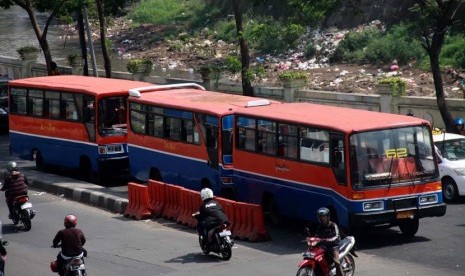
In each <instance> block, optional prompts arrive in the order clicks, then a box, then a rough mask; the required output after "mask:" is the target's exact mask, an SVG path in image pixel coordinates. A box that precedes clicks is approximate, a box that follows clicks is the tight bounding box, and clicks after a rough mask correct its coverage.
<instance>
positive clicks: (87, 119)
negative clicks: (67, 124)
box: [83, 96, 95, 142]
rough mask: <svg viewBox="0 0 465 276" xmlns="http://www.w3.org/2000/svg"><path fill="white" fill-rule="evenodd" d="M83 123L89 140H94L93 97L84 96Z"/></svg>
mask: <svg viewBox="0 0 465 276" xmlns="http://www.w3.org/2000/svg"><path fill="white" fill-rule="evenodd" d="M83 106H84V125H85V126H86V130H87V134H88V135H89V141H92V142H94V141H95V98H94V97H89V96H84V104H83Z"/></svg>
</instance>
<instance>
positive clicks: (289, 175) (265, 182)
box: [234, 151, 348, 226]
mask: <svg viewBox="0 0 465 276" xmlns="http://www.w3.org/2000/svg"><path fill="white" fill-rule="evenodd" d="M234 158H235V160H234V163H235V165H234V176H235V179H234V182H235V185H236V192H237V195H238V199H239V200H241V201H246V202H253V203H256V204H262V200H263V195H264V193H270V194H271V195H273V197H274V200H275V201H276V204H277V207H278V210H279V212H280V213H281V214H283V215H287V216H290V217H294V218H298V219H303V220H315V219H316V217H315V212H316V210H317V209H318V208H320V207H322V206H332V207H333V208H335V209H336V211H337V213H338V220H339V223H340V224H342V225H343V226H344V225H345V224H347V221H348V218H347V204H348V200H347V190H348V187H347V186H343V185H339V184H337V182H336V179H335V177H334V174H333V172H332V169H331V168H330V167H328V166H317V165H313V164H310V163H299V162H295V161H291V160H286V159H279V158H275V157H269V156H265V155H259V154H253V153H249V152H244V151H241V152H239V151H237V152H236V155H235V157H234Z"/></svg>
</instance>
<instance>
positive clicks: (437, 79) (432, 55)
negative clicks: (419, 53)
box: [414, 0, 463, 132]
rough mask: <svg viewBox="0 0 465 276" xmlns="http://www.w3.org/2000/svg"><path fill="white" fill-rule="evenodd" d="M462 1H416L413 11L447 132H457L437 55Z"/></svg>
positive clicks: (454, 21) (454, 22)
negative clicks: (417, 20) (418, 18)
mask: <svg viewBox="0 0 465 276" xmlns="http://www.w3.org/2000/svg"><path fill="white" fill-rule="evenodd" d="M462 1H463V0H416V5H415V7H414V10H415V11H417V12H418V13H419V17H420V20H419V22H418V23H419V24H418V25H417V26H418V27H419V28H420V37H421V39H422V46H423V48H424V49H425V50H426V52H427V53H428V56H429V60H430V64H431V72H432V73H433V80H434V88H435V90H436V101H437V103H438V108H439V112H440V113H441V117H442V119H443V121H444V125H445V126H446V131H447V132H457V129H456V128H455V126H454V119H453V117H452V115H451V113H450V112H449V109H448V108H447V102H446V100H445V95H444V87H443V81H442V76H441V68H440V65H439V55H440V53H441V49H442V46H443V45H444V39H445V36H446V34H447V32H448V30H449V29H450V28H451V27H452V26H453V25H454V24H456V22H457V20H456V16H457V11H458V10H459V8H460V6H461V4H462Z"/></svg>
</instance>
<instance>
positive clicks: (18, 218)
mask: <svg viewBox="0 0 465 276" xmlns="http://www.w3.org/2000/svg"><path fill="white" fill-rule="evenodd" d="M13 212H14V213H13V217H12V220H13V223H14V224H15V225H17V224H18V223H19V222H21V224H22V225H23V230H24V231H29V230H31V227H32V224H31V220H32V219H33V218H34V216H35V214H36V212H35V211H34V210H33V209H32V203H31V202H29V197H28V196H27V195H21V196H17V197H15V199H14V200H13Z"/></svg>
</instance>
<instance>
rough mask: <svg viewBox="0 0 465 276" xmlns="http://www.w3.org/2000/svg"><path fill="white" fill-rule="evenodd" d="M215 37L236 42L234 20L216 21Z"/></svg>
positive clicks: (228, 41)
mask: <svg viewBox="0 0 465 276" xmlns="http://www.w3.org/2000/svg"><path fill="white" fill-rule="evenodd" d="M213 29H214V30H215V38H216V39H221V40H223V41H226V42H227V43H236V42H237V30H236V22H234V20H229V21H227V20H221V21H218V22H217V23H216V24H215V25H214V26H213Z"/></svg>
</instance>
